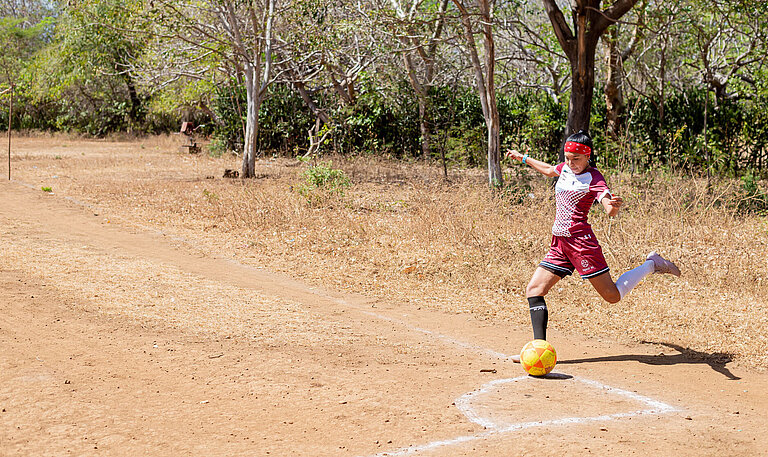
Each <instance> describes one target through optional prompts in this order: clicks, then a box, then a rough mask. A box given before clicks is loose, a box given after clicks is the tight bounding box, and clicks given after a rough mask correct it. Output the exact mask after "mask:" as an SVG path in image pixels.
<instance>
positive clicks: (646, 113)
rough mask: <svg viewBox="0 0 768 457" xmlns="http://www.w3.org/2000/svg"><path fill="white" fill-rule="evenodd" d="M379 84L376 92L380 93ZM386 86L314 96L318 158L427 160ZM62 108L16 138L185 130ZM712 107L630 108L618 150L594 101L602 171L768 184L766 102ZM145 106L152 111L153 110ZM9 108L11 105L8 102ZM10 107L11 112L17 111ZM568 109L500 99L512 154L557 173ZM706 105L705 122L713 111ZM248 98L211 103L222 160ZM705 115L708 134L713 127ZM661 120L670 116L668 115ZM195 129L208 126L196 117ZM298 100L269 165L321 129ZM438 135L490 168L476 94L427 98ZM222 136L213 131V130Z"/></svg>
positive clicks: (117, 99)
mask: <svg viewBox="0 0 768 457" xmlns="http://www.w3.org/2000/svg"><path fill="white" fill-rule="evenodd" d="M377 84H378V86H377ZM380 84H381V82H380V81H378V82H377V81H374V80H373V78H371V77H367V76H366V77H363V78H362V80H361V81H360V82H359V84H358V91H357V93H356V97H355V99H354V103H352V104H349V103H341V102H340V101H339V99H338V97H337V96H336V94H335V93H334V92H333V91H331V90H325V91H317V92H315V93H314V94H312V96H313V98H314V99H315V101H316V103H317V104H318V105H319V106H321V107H322V108H324V109H325V110H326V112H327V113H328V115H329V116H330V117H331V119H332V120H333V122H332V123H331V124H329V125H328V126H325V127H324V129H326V130H323V132H322V133H326V131H327V130H330V131H328V132H327V133H328V135H327V137H326V141H325V142H324V143H323V145H322V147H321V148H320V152H321V153H322V152H328V151H334V152H340V153H345V154H352V153H366V154H377V155H389V156H392V157H398V158H409V157H420V156H421V155H422V149H421V143H420V142H421V133H420V127H419V110H418V104H417V101H416V98H415V96H414V94H413V92H412V91H411V89H410V87H409V86H408V84H407V82H406V81H398V82H396V83H394V84H393V85H392V87H387V88H382V87H380ZM63 95H65V96H62V97H61V98H59V99H58V101H56V100H53V99H46V98H36V97H33V96H32V95H30V93H29V92H28V91H27V87H25V86H24V85H23V84H22V85H20V86H18V90H17V93H16V103H15V105H16V109H15V112H16V116H14V117H15V119H14V128H21V129H40V130H65V131H75V132H83V133H87V134H91V135H104V134H107V133H110V132H114V131H125V130H133V131H144V132H159V131H168V130H175V129H176V128H178V123H179V121H178V119H176V118H175V117H174V113H173V112H163V113H154V112H153V111H152V110H151V109H149V112H147V113H144V114H143V115H142V119H144V121H143V122H142V123H140V124H137V123H136V122H135V120H134V119H132V117H131V115H130V111H131V109H132V107H131V105H130V103H129V102H128V99H127V95H126V94H125V93H124V90H121V89H115V87H111V88H110V90H107V88H104V90H97V88H94V87H93V86H92V87H91V88H90V92H89V93H88V94H86V95H87V96H86V95H84V94H83V93H80V94H76V93H72V94H69V95H67V94H63ZM708 97H709V98H708V99H707V100H706V101H705V92H704V91H703V90H700V89H697V90H694V89H689V90H686V91H682V92H681V91H676V92H675V91H671V92H670V93H669V94H667V96H666V98H665V100H664V103H663V105H662V104H661V103H660V100H658V99H653V98H647V97H635V98H630V99H628V100H627V108H626V110H625V112H624V114H623V117H622V130H621V132H620V135H619V138H618V139H608V138H607V137H606V135H605V134H604V129H605V102H604V99H603V96H602V92H601V90H600V88H599V87H598V88H596V89H595V97H594V103H593V109H592V129H591V133H592V134H593V137H594V140H595V145H596V150H597V152H598V156H599V163H600V164H601V165H602V166H603V167H609V168H612V167H619V168H623V169H629V168H632V169H634V170H638V171H642V170H647V169H652V168H658V167H659V166H661V167H665V168H668V169H673V170H690V171H700V172H704V171H709V172H711V173H714V174H721V175H728V176H743V175H744V174H745V173H747V172H749V171H750V170H752V171H754V172H755V176H756V177H760V176H765V175H766V172H768V111H766V110H765V109H764V108H763V107H764V106H768V95H764V96H758V97H755V98H754V99H733V100H731V99H729V100H720V101H718V102H717V103H715V100H714V95H713V94H711V93H710V94H708ZM148 100H149V99H148V98H145V99H143V103H144V104H143V106H151V105H149V104H148ZM2 101H3V102H6V103H7V97H5V98H3V100H2ZM6 103H4V105H6V106H7V104H6ZM566 104H567V97H566V96H565V95H563V96H561V97H560V99H559V100H557V99H555V98H553V97H551V96H549V95H547V94H545V93H544V92H541V91H533V90H525V91H519V92H508V93H501V94H499V95H498V107H499V115H500V121H501V141H502V145H503V146H504V147H510V146H518V145H523V144H524V145H527V146H529V147H530V148H531V151H532V152H533V153H535V154H537V155H538V156H539V157H542V158H544V159H545V160H549V161H554V160H556V159H557V153H558V150H559V148H560V145H561V142H562V139H563V128H564V125H565V123H566V117H567V105H566ZM705 105H706V110H705ZM245 106H246V101H245V90H244V88H243V87H242V86H241V85H239V84H237V83H236V82H235V81H232V82H231V83H230V84H224V85H220V86H219V87H218V88H217V89H216V92H215V94H214V96H213V99H212V106H211V108H212V110H213V112H214V113H215V115H216V116H217V117H218V119H217V122H216V123H215V125H216V126H215V128H214V129H212V133H213V135H212V136H213V145H214V148H215V149H216V150H218V151H225V150H226V151H240V150H241V148H242V144H243V129H244V117H245ZM705 111H706V114H707V123H706V124H707V128H706V130H705V128H704V115H705ZM662 113H663V114H662ZM196 116H197V117H201V116H207V114H205V113H201V112H198V113H197V114H196ZM315 119H316V118H315V116H314V115H313V114H312V113H311V112H310V110H309V108H308V107H307V106H306V104H305V103H304V101H303V100H302V98H301V97H300V96H299V94H298V93H297V92H296V91H295V90H294V89H293V88H292V87H291V86H289V85H285V84H274V85H272V86H271V87H270V89H269V94H268V96H267V98H266V99H265V100H264V102H263V104H262V106H261V111H260V128H259V139H258V141H259V148H260V150H262V151H269V152H270V153H279V154H286V155H297V154H303V153H304V152H306V151H307V148H308V147H309V131H310V129H311V128H312V127H313V126H314V124H315ZM427 119H428V125H429V128H430V132H431V151H432V155H433V157H432V158H431V159H435V160H437V159H441V158H442V157H445V159H446V161H447V162H448V164H449V165H450V166H461V167H475V166H484V164H485V162H486V146H485V145H486V142H487V139H486V135H487V134H486V129H485V123H484V120H483V116H482V110H481V107H480V102H479V98H478V96H477V94H476V92H475V90H474V89H473V88H471V87H461V86H441V87H433V88H432V89H431V90H430V92H429V100H428V111H427ZM205 122H206V123H209V124H211V125H213V124H214V123H213V122H212V120H211V119H209V120H207V121H205ZM5 124H7V108H6V109H0V125H5Z"/></svg>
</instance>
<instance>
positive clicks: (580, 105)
mask: <svg viewBox="0 0 768 457" xmlns="http://www.w3.org/2000/svg"><path fill="white" fill-rule="evenodd" d="M582 51H583V52H582ZM594 88H595V46H587V47H585V48H584V49H583V50H582V49H580V50H579V55H578V59H576V60H574V61H573V62H572V63H571V100H570V104H569V106H568V122H567V124H566V126H565V137H566V138H568V136H570V135H572V134H574V133H576V132H578V131H579V130H587V131H588V130H589V121H590V112H591V110H592V98H593V95H594ZM560 160H565V152H564V151H563V150H562V149H561V150H560Z"/></svg>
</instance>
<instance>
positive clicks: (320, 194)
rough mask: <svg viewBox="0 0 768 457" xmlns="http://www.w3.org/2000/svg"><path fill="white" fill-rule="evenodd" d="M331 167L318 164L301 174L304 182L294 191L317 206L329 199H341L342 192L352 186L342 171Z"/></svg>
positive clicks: (322, 163) (324, 163)
mask: <svg viewBox="0 0 768 457" xmlns="http://www.w3.org/2000/svg"><path fill="white" fill-rule="evenodd" d="M332 165H333V164H332V163H331V162H320V163H318V164H316V165H312V166H310V167H309V168H307V169H306V170H304V172H303V173H302V175H301V177H302V179H303V180H304V182H302V183H301V184H299V185H298V186H297V187H296V190H297V191H298V192H299V194H300V195H301V196H303V197H304V198H306V199H307V201H308V202H309V203H311V204H317V203H321V202H323V201H325V200H327V199H328V198H331V197H336V198H338V197H343V196H344V190H345V189H346V188H348V187H350V186H351V185H352V182H351V181H350V180H349V178H348V177H347V175H346V174H345V173H344V171H343V170H339V169H335V168H333V167H332Z"/></svg>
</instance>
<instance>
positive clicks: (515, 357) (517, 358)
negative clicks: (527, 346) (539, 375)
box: [509, 354, 520, 363]
mask: <svg viewBox="0 0 768 457" xmlns="http://www.w3.org/2000/svg"><path fill="white" fill-rule="evenodd" d="M509 360H511V361H512V362H514V363H520V354H515V355H511V356H509Z"/></svg>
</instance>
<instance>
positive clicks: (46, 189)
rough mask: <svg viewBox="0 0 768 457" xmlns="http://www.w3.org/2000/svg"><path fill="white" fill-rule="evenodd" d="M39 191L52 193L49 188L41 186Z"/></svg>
mask: <svg viewBox="0 0 768 457" xmlns="http://www.w3.org/2000/svg"><path fill="white" fill-rule="evenodd" d="M41 189H42V190H43V192H53V189H52V188H51V187H50V186H43V187H41Z"/></svg>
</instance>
